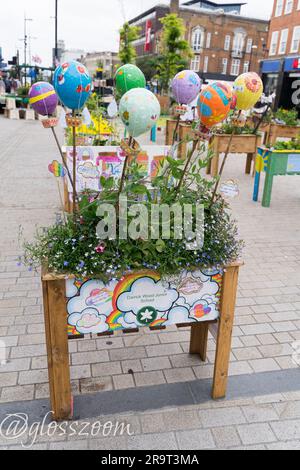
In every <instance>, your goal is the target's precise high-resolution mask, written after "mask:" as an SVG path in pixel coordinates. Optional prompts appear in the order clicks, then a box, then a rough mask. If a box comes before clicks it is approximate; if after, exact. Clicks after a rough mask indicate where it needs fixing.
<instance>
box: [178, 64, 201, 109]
mask: <svg viewBox="0 0 300 470" xmlns="http://www.w3.org/2000/svg"><path fill="white" fill-rule="evenodd" d="M200 89H201V80H200V78H199V76H198V75H197V74H196V73H195V72H193V71H192V70H183V72H179V73H178V74H177V75H176V76H175V78H174V80H173V82H172V92H173V95H174V98H175V99H176V101H177V103H179V104H185V105H187V104H190V103H192V101H194V100H195V99H196V98H197V96H198V93H199V92H200Z"/></svg>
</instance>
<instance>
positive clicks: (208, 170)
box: [206, 159, 211, 175]
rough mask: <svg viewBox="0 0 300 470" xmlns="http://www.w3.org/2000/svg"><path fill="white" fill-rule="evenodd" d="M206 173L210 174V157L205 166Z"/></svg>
mask: <svg viewBox="0 0 300 470" xmlns="http://www.w3.org/2000/svg"><path fill="white" fill-rule="evenodd" d="M206 174H207V175H210V174H211V159H210V160H209V162H208V164H207V167H206Z"/></svg>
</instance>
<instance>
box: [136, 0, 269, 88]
mask: <svg viewBox="0 0 300 470" xmlns="http://www.w3.org/2000/svg"><path fill="white" fill-rule="evenodd" d="M242 5H243V3H231V4H229V3H228V2H227V3H226V4H225V3H220V2H218V3H217V2H215V1H214V2H212V1H199V0H193V1H189V2H187V3H184V4H181V5H180V7H179V6H178V1H176V0H175V1H171V7H168V6H161V5H158V6H156V7H153V8H151V9H150V10H148V11H146V12H144V13H143V14H141V15H139V16H138V17H136V18H134V19H132V20H131V21H130V24H132V25H133V24H134V25H137V26H140V27H141V37H140V38H139V39H138V40H137V41H136V42H135V44H134V45H135V48H136V51H137V55H138V57H139V58H140V57H145V56H151V55H153V54H157V53H158V51H159V39H160V34H161V30H162V24H161V22H160V19H161V18H163V17H164V16H165V15H167V14H169V13H170V11H174V12H177V13H178V14H179V16H180V17H181V18H182V19H183V20H184V23H185V26H186V39H187V40H188V41H189V43H190V45H191V47H192V50H193V52H194V57H193V59H192V60H191V63H190V68H191V69H192V70H194V71H196V72H198V73H199V74H200V76H201V77H202V78H204V79H208V80H228V81H234V80H235V78H236V76H237V75H239V74H240V73H243V72H247V71H248V70H249V69H250V68H251V70H254V71H259V69H260V62H261V61H262V60H263V59H264V57H265V53H266V49H267V40H268V27H269V22H268V21H264V20H260V19H253V18H246V17H243V16H240V15H239V12H240V8H241V6H242ZM225 7H226V10H225V9H224V8H225Z"/></svg>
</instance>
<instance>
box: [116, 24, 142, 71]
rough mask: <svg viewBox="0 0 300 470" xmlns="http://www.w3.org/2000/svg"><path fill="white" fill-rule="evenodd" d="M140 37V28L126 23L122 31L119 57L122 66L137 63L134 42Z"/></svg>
mask: <svg viewBox="0 0 300 470" xmlns="http://www.w3.org/2000/svg"><path fill="white" fill-rule="evenodd" d="M139 36H140V28H139V27H138V26H130V24H129V23H125V24H124V25H123V27H122V29H121V30H120V51H119V57H120V59H121V62H122V64H132V63H134V62H135V58H136V51H135V48H134V47H133V45H132V43H133V41H136V40H137V39H138V38H139Z"/></svg>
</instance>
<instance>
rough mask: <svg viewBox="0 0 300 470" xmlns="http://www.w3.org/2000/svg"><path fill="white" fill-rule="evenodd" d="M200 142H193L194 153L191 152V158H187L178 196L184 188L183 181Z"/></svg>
mask: <svg viewBox="0 0 300 470" xmlns="http://www.w3.org/2000/svg"><path fill="white" fill-rule="evenodd" d="M198 142H199V139H197V140H194V141H193V148H192V151H191V153H190V155H189V157H188V158H187V161H186V164H185V167H184V170H183V173H182V175H181V178H180V181H179V183H178V186H177V188H176V193H177V194H178V193H179V191H180V189H181V187H182V184H183V181H184V178H185V175H186V172H187V170H188V167H189V165H190V163H191V161H192V158H193V156H194V153H195V150H196V148H197V145H198Z"/></svg>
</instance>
